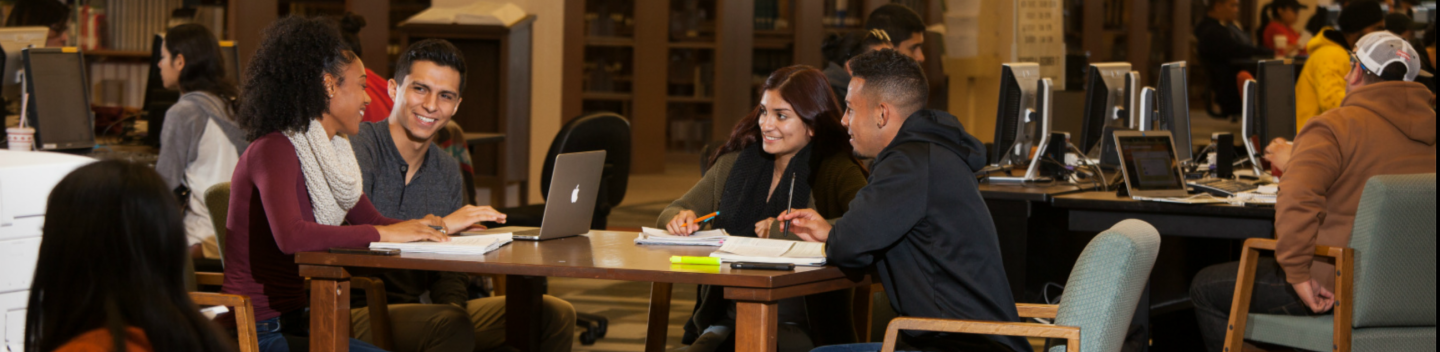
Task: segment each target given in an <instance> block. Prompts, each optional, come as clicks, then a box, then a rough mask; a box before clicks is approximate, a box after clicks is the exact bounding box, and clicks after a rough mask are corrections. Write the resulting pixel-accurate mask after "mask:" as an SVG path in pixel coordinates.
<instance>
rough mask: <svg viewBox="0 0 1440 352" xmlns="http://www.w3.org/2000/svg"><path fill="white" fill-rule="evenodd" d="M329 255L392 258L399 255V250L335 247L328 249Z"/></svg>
mask: <svg viewBox="0 0 1440 352" xmlns="http://www.w3.org/2000/svg"><path fill="white" fill-rule="evenodd" d="M330 253H334V254H363V255H380V256H394V255H400V250H399V249H394V248H373V249H372V248H343V247H335V248H330Z"/></svg>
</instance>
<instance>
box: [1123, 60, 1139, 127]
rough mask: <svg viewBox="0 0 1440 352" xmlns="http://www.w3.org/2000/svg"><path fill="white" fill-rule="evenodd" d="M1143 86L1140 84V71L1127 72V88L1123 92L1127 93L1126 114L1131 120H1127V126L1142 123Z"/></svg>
mask: <svg viewBox="0 0 1440 352" xmlns="http://www.w3.org/2000/svg"><path fill="white" fill-rule="evenodd" d="M1141 87H1144V85H1143V84H1140V71H1130V72H1126V73H1125V90H1124V91H1123V92H1124V93H1123V94H1125V115H1126V117H1127V118H1129V120H1126V122H1125V124H1126V127H1130V128H1135V127H1136V126H1139V125H1140V116H1141V115H1142V114H1141V113H1140V94H1139V93H1140V89H1141Z"/></svg>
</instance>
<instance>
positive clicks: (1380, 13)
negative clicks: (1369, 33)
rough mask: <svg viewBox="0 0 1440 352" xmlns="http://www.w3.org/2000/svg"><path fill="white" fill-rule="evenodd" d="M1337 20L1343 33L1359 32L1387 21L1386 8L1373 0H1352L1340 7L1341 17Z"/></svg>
mask: <svg viewBox="0 0 1440 352" xmlns="http://www.w3.org/2000/svg"><path fill="white" fill-rule="evenodd" d="M1335 22H1336V24H1338V25H1340V32H1341V33H1345V34H1350V33H1359V32H1360V31H1361V30H1364V29H1365V28H1366V27H1370V26H1371V25H1374V24H1376V23H1381V22H1385V10H1384V9H1381V8H1380V3H1378V2H1375V1H1373V0H1361V1H1351V2H1350V4H1348V5H1345V7H1344V8H1341V9H1340V18H1339V19H1337V20H1336V21H1335Z"/></svg>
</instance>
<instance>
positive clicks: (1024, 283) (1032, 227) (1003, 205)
mask: <svg viewBox="0 0 1440 352" xmlns="http://www.w3.org/2000/svg"><path fill="white" fill-rule="evenodd" d="M979 188H980V196H981V197H982V198H984V199H985V206H986V208H988V209H989V210H990V219H991V220H992V221H994V222H995V233H996V235H997V236H998V237H999V238H998V239H999V241H1000V257H1001V258H1002V260H1003V261H1004V266H1005V278H1006V280H1008V281H1009V282H1010V292H1011V293H1012V295H1013V297H1012V298H1014V299H1015V302H1026V303H1044V302H1027V299H1026V297H1027V296H1028V295H1027V294H1026V290H1027V288H1028V289H1040V288H1041V287H1043V285H1044V282H1043V281H1039V282H1030V281H1034V280H1032V278H1031V277H1030V270H1029V268H1027V266H1029V263H1030V262H1031V260H1030V254H1031V253H1030V252H1031V251H1030V244H1031V242H1032V239H1031V237H1036V238H1037V240H1038V239H1040V238H1043V237H1042V236H1045V235H1046V234H1050V233H1054V232H1056V231H1063V230H1064V229H1063V228H1061V227H1063V226H1064V222H1063V221H1058V222H1057V221H1055V219H1057V218H1063V215H1064V214H1063V211H1056V210H1054V209H1053V208H1052V207H1051V206H1050V200H1051V199H1053V198H1054V197H1056V196H1059V195H1064V194H1070V193H1078V192H1083V191H1085V190H1086V188H1082V187H1081V186H1076V185H1073V184H1069V183H1055V184H1051V185H1036V184H1022V183H1018V182H1015V183H1005V182H981V183H980V184H979Z"/></svg>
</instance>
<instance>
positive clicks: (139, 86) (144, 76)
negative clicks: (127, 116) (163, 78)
mask: <svg viewBox="0 0 1440 352" xmlns="http://www.w3.org/2000/svg"><path fill="white" fill-rule="evenodd" d="M149 78H150V64H149V63H139V62H96V63H91V64H90V92H91V94H92V96H91V102H93V103H94V104H95V105H97V106H111V107H127V108H137V109H138V108H140V107H142V106H144V105H145V84H146V81H147V80H148V79H149Z"/></svg>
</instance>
